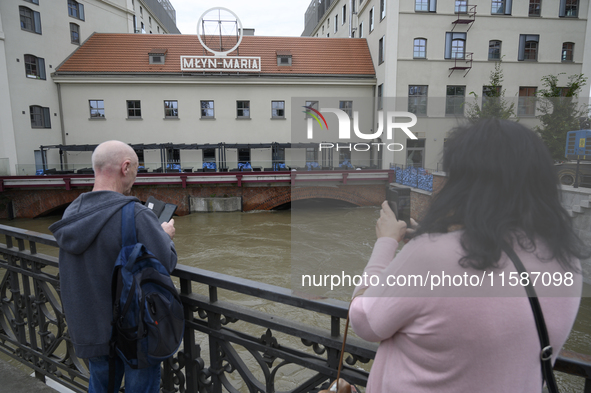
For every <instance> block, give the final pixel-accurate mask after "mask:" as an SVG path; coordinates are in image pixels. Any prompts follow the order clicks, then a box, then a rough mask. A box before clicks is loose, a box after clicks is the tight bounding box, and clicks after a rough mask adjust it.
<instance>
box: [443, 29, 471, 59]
mask: <svg viewBox="0 0 591 393" xmlns="http://www.w3.org/2000/svg"><path fill="white" fill-rule="evenodd" d="M465 57H466V33H453V32H447V33H445V58H446V59H463V58H465Z"/></svg>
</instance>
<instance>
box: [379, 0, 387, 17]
mask: <svg viewBox="0 0 591 393" xmlns="http://www.w3.org/2000/svg"><path fill="white" fill-rule="evenodd" d="M385 17H386V0H380V20H382V19H384V18H385Z"/></svg>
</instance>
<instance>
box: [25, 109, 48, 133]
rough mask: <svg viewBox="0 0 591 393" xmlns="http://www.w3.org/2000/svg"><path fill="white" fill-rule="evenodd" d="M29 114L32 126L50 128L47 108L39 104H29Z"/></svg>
mask: <svg viewBox="0 0 591 393" xmlns="http://www.w3.org/2000/svg"><path fill="white" fill-rule="evenodd" d="M29 113H30V114H31V127H32V128H51V117H50V116H49V108H45V107H42V106H39V105H31V106H30V107H29Z"/></svg>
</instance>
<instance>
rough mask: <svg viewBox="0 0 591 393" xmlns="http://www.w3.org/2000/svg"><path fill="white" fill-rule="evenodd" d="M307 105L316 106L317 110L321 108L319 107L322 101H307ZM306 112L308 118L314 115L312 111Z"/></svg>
mask: <svg viewBox="0 0 591 393" xmlns="http://www.w3.org/2000/svg"><path fill="white" fill-rule="evenodd" d="M306 106H308V107H310V108H314V109H316V110H319V109H318V108H319V107H320V102H319V101H306ZM304 113H305V118H306V119H311V118H312V116H311V115H310V111H304Z"/></svg>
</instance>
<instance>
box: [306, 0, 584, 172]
mask: <svg viewBox="0 0 591 393" xmlns="http://www.w3.org/2000/svg"><path fill="white" fill-rule="evenodd" d="M589 13H590V9H589V1H588V0H514V1H513V0H470V1H467V0H456V1H437V0H333V1H330V0H322V1H319V0H314V1H312V3H311V4H310V7H309V8H308V11H307V13H306V28H305V30H304V33H303V35H304V36H312V37H349V38H355V39H357V38H364V39H367V41H368V46H369V48H370V51H371V55H372V59H373V62H374V66H375V69H376V79H377V84H376V86H377V88H376V102H378V105H379V102H382V105H384V106H389V105H395V106H396V108H397V110H409V111H411V112H414V113H416V114H417V116H418V117H419V120H418V122H417V125H416V126H415V127H413V131H414V132H415V133H416V135H417V136H418V137H419V141H410V142H408V143H409V145H408V146H407V149H406V151H407V156H406V158H405V159H402V160H401V156H400V155H390V157H389V158H388V157H386V156H385V157H384V161H385V162H386V161H388V160H390V162H393V163H396V164H402V165H411V164H414V165H417V163H418V164H419V165H418V166H423V167H425V168H429V169H437V168H439V167H440V161H441V152H442V149H443V143H444V141H445V138H446V135H447V134H448V132H449V130H450V129H451V128H453V127H454V126H457V125H458V124H459V123H461V122H463V121H464V120H465V119H464V116H465V111H466V107H467V106H469V105H470V103H471V102H474V99H475V98H474V97H475V96H474V95H472V94H470V93H471V92H473V93H475V94H476V95H477V96H478V97H479V99H480V98H482V96H483V92H484V91H485V90H486V88H487V86H488V85H490V74H491V72H492V71H493V70H494V67H495V63H496V62H497V61H499V60H501V59H502V65H501V69H502V72H503V75H504V80H503V82H502V89H503V90H505V98H507V99H508V100H510V101H511V102H513V103H514V104H515V113H516V117H518V118H519V119H520V122H522V123H523V124H525V125H528V126H533V125H535V124H537V120H536V118H535V115H536V114H539V113H537V112H536V109H535V105H534V104H533V101H532V99H531V98H528V97H532V96H534V95H535V93H536V91H537V90H539V89H542V88H543V86H542V83H541V78H542V77H543V76H546V75H558V74H561V75H560V77H559V81H560V84H562V85H563V86H565V85H566V83H567V78H568V76H570V75H573V74H580V73H584V74H585V75H586V76H590V75H591V43H590V41H591V40H590V39H589V38H590V37H591V30H590V26H589V23H588V20H589V15H590V14H589ZM580 96H581V97H589V84H587V85H586V86H585V87H584V89H583V91H582V93H581V94H580ZM462 103H465V104H464V105H462ZM397 142H400V143H402V144H405V145H406V144H407V138H406V137H405V136H404V135H402V136H400V138H399V139H398V140H397Z"/></svg>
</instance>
